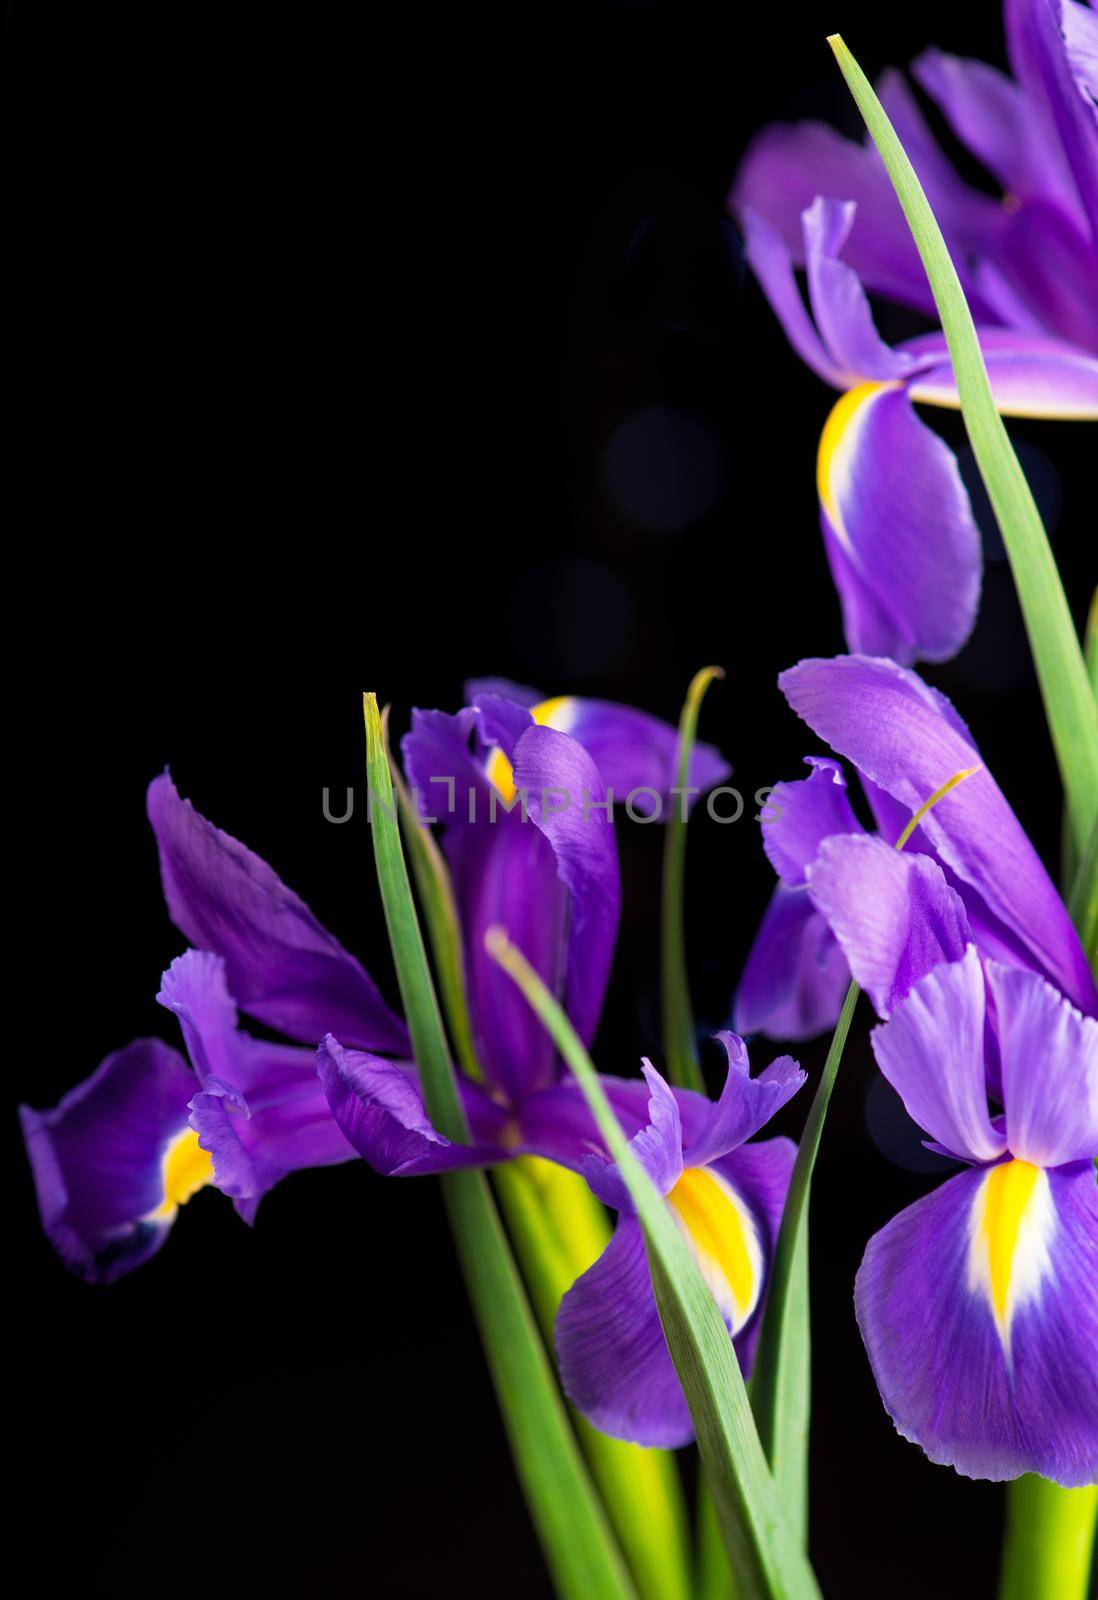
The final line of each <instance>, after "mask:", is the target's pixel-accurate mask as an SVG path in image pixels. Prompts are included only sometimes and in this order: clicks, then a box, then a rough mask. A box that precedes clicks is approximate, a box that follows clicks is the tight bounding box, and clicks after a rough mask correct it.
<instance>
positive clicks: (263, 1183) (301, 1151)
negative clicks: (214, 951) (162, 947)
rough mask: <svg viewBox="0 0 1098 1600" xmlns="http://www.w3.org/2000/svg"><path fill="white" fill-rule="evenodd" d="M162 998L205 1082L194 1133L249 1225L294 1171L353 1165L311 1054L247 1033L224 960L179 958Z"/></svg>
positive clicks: (201, 955)
mask: <svg viewBox="0 0 1098 1600" xmlns="http://www.w3.org/2000/svg"><path fill="white" fill-rule="evenodd" d="M157 999H158V1000H159V1002H160V1004H161V1005H162V1006H164V1007H165V1009H166V1010H168V1011H171V1012H172V1013H173V1014H174V1015H175V1016H176V1017H177V1018H178V1020H179V1023H180V1026H181V1028H182V1030H183V1037H184V1040H185V1042H186V1045H187V1052H188V1054H189V1055H190V1057H191V1062H192V1064H193V1066H194V1069H195V1073H196V1075H197V1077H198V1080H199V1084H200V1088H199V1090H198V1092H197V1093H196V1094H195V1095H194V1098H193V1099H192V1101H191V1127H192V1128H193V1129H194V1130H195V1131H196V1132H197V1134H198V1137H199V1142H200V1144H201V1146H202V1148H203V1149H204V1150H208V1151H209V1152H210V1154H211V1155H212V1157H213V1168H214V1182H215V1183H216V1184H217V1186H218V1188H219V1189H221V1190H222V1192H223V1193H225V1194H228V1195H231V1196H232V1198H233V1199H234V1200H235V1201H236V1202H237V1209H238V1210H239V1211H240V1214H241V1215H242V1216H243V1217H245V1218H246V1220H248V1221H249V1222H250V1221H252V1220H253V1218H254V1216H255V1211H256V1208H257V1206H258V1204H259V1201H260V1200H261V1199H262V1197H263V1195H264V1194H266V1192H267V1190H268V1189H270V1188H272V1187H273V1186H274V1185H275V1184H276V1183H278V1181H279V1180H280V1179H281V1178H284V1177H285V1176H286V1175H287V1174H288V1173H290V1172H295V1171H298V1170H300V1169H302V1168H305V1167H323V1166H331V1165H332V1164H333V1163H335V1162H339V1161H347V1160H349V1159H350V1157H351V1156H352V1155H353V1154H354V1151H353V1150H352V1149H351V1147H350V1145H349V1144H348V1143H347V1141H346V1139H345V1138H344V1137H343V1134H342V1133H341V1132H340V1130H339V1127H338V1126H337V1124H336V1123H335V1121H334V1120H333V1118H332V1115H331V1113H330V1111H329V1109H328V1103H327V1101H326V1099H325V1097H324V1091H323V1089H322V1087H321V1085H320V1083H319V1082H318V1080H317V1076H316V1061H315V1057H314V1054H313V1052H312V1051H311V1050H304V1049H300V1048H299V1047H297V1046H296V1045H284V1044H271V1043H269V1042H268V1041H267V1040H264V1039H255V1038H252V1036H251V1035H250V1034H247V1033H243V1032H241V1030H240V1029H239V1028H238V1027H237V1016H236V1006H235V1005H234V1003H233V1000H232V997H231V996H230V994H229V991H228V987H227V983H226V963H225V962H224V961H223V960H222V959H221V957H220V956H214V955H211V954H209V953H208V952H207V951H199V950H189V951H187V953H186V955H183V956H180V957H178V959H177V960H175V961H173V962H172V964H171V966H170V967H169V968H168V970H167V972H165V974H164V976H163V979H162V981H161V989H160V993H159V994H158V995H157Z"/></svg>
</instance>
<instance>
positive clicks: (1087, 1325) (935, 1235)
mask: <svg viewBox="0 0 1098 1600" xmlns="http://www.w3.org/2000/svg"><path fill="white" fill-rule="evenodd" d="M889 1026H892V1024H889ZM1011 1167H1017V1168H1025V1163H1021V1162H1019V1163H1008V1164H1007V1166H1006V1167H992V1168H990V1169H977V1170H974V1171H970V1172H964V1173H961V1174H960V1175H959V1176H957V1177H955V1178H951V1179H950V1180H949V1182H948V1183H945V1184H943V1185H942V1187H941V1188H940V1189H938V1190H937V1191H936V1192H935V1193H934V1194H931V1195H928V1196H927V1197H926V1198H925V1199H923V1200H919V1201H917V1202H916V1203H915V1204H914V1205H913V1206H909V1207H908V1209H907V1210H906V1211H902V1212H901V1213H900V1215H899V1216H898V1217H895V1218H894V1219H893V1220H892V1221H891V1222H890V1223H889V1224H888V1226H887V1227H885V1228H883V1229H882V1230H881V1232H880V1233H877V1234H875V1235H874V1236H873V1238H872V1239H871V1240H870V1241H869V1244H868V1246H867V1247H866V1252H865V1258H864V1260H863V1261H862V1265H861V1269H860V1270H859V1272H858V1277H857V1281H856V1284H855V1289H854V1303H855V1309H856V1311H857V1316H858V1326H859V1327H860V1329H861V1333H862V1338H863V1339H864V1340H865V1346H866V1350H867V1351H868V1354H869V1360H870V1364H871V1365H872V1368H873V1376H874V1377H875V1378H876V1380H877V1387H878V1388H879V1389H880V1391H881V1398H882V1400H883V1401H884V1403H885V1407H886V1409H887V1411H888V1413H889V1415H890V1416H891V1418H892V1420H893V1422H894V1423H895V1424H896V1427H897V1429H898V1430H899V1432H900V1433H901V1434H903V1436H904V1438H905V1439H910V1440H912V1441H913V1442H914V1443H915V1444H918V1445H920V1446H921V1447H922V1449H923V1450H925V1451H926V1453H927V1455H928V1456H929V1457H930V1459H931V1460H932V1461H936V1462H939V1463H942V1464H944V1465H948V1466H953V1467H956V1469H957V1471H958V1472H960V1473H963V1474H964V1475H965V1476H966V1477H971V1478H991V1479H994V1480H1001V1479H1004V1478H1016V1477H1019V1476H1020V1475H1021V1474H1022V1473H1023V1472H1037V1473H1040V1474H1041V1475H1042V1476H1043V1477H1046V1478H1051V1479H1052V1480H1053V1481H1054V1482H1056V1483H1060V1484H1063V1485H1065V1486H1067V1487H1073V1486H1076V1485H1080V1484H1085V1483H1092V1482H1094V1481H1095V1478H1096V1477H1098V1367H1096V1365H1095V1361H1094V1351H1095V1349H1098V1193H1096V1191H1095V1185H1094V1172H1093V1168H1091V1167H1090V1166H1089V1164H1088V1165H1086V1166H1083V1165H1079V1166H1075V1167H1065V1168H1061V1169H1060V1170H1058V1171H1055V1172H1050V1173H1045V1172H1043V1171H1041V1170H1040V1169H1039V1168H1029V1169H1028V1171H1022V1172H1021V1173H1020V1174H1019V1177H1020V1178H1021V1180H1023V1181H1024V1184H1025V1186H1026V1189H1027V1193H1026V1196H1025V1199H1024V1204H1023V1205H1022V1207H1021V1208H1020V1209H1019V1208H1018V1207H1015V1206H1000V1207H993V1208H991V1209H990V1211H989V1207H988V1192H989V1185H993V1186H998V1185H999V1184H1001V1183H1002V1182H1003V1181H1004V1180H1003V1178H1002V1176H1001V1175H1002V1174H1003V1173H1009V1172H1010V1168H1011ZM1006 1181H1008V1182H1010V1181H1011V1179H1010V1178H1009V1177H1008V1179H1007V1180H1006Z"/></svg>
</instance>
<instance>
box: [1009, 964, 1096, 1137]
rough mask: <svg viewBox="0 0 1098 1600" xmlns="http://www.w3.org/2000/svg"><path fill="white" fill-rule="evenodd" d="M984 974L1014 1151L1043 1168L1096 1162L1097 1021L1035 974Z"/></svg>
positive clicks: (1012, 970) (1015, 969)
mask: <svg viewBox="0 0 1098 1600" xmlns="http://www.w3.org/2000/svg"><path fill="white" fill-rule="evenodd" d="M986 972H987V982H988V986H989V988H990V991H991V996H992V999H993V1002H994V1005H995V1020H996V1031H997V1033H998V1037H999V1048H1000V1053H1001V1057H1002V1079H1003V1105H1004V1106H1005V1108H1006V1132H1007V1140H1008V1142H1009V1144H1010V1148H1011V1150H1012V1152H1013V1153H1014V1154H1015V1155H1016V1156H1019V1157H1021V1159H1022V1160H1024V1161H1032V1162H1035V1163H1036V1164H1037V1165H1038V1166H1042V1167H1058V1166H1061V1165H1062V1164H1064V1163H1065V1162H1068V1161H1087V1160H1090V1159H1091V1158H1092V1157H1094V1156H1098V1022H1096V1021H1095V1020H1094V1018H1093V1017H1084V1016H1082V1015H1081V1014H1080V1013H1079V1012H1078V1011H1076V1009H1075V1007H1074V1006H1073V1005H1072V1004H1071V1003H1070V1002H1069V1001H1067V1000H1065V999H1064V997H1063V995H1062V994H1058V993H1057V991H1056V990H1055V989H1054V988H1053V987H1052V985H1051V984H1049V983H1046V981H1045V980H1044V978H1040V977H1038V976H1037V974H1036V973H1034V972H1025V971H1023V970H1022V969H1021V968H1019V967H1004V966H1002V965H1000V964H999V963H998V962H996V961H989V962H988V963H987V968H986Z"/></svg>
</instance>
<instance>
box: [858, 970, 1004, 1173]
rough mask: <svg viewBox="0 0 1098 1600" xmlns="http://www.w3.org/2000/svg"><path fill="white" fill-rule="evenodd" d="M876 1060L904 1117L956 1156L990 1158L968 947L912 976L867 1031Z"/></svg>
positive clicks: (992, 1136) (995, 1137)
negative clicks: (885, 1015) (892, 1008)
mask: <svg viewBox="0 0 1098 1600" xmlns="http://www.w3.org/2000/svg"><path fill="white" fill-rule="evenodd" d="M870 1037H871V1039H872V1043H873V1054H874V1055H875V1056H876V1058H877V1065H878V1066H879V1067H880V1069H881V1071H882V1072H883V1073H884V1075H885V1077H886V1078H887V1079H888V1081H889V1083H890V1084H891V1085H892V1087H893V1088H894V1089H895V1090H896V1093H897V1094H898V1095H899V1096H900V1099H901V1100H902V1101H903V1103H904V1105H905V1106H906V1107H907V1110H908V1113H909V1114H910V1116H911V1117H912V1119H913V1120H914V1121H915V1122H917V1123H918V1124H919V1126H920V1127H921V1128H925V1129H926V1131H927V1133H929V1134H930V1135H931V1137H932V1138H934V1139H935V1140H937V1142H938V1143H939V1144H940V1145H942V1146H943V1147H944V1148H945V1149H946V1150H948V1151H950V1152H951V1153H952V1154H953V1155H955V1156H959V1157H960V1158H961V1159H962V1160H964V1161H995V1160H996V1159H997V1158H998V1157H999V1156H1001V1155H1002V1154H1003V1152H1004V1151H1005V1150H1006V1148H1007V1141H1006V1136H1005V1134H1003V1133H1002V1132H1001V1131H999V1130H998V1129H996V1128H995V1127H994V1126H993V1125H992V1121H991V1118H990V1116H989V1115H988V1109H987V1089H986V1087H985V1073H984V977H983V972H982V970H981V967H980V958H979V956H978V955H977V954H976V947H975V945H969V947H968V949H967V950H966V951H965V954H964V957H963V959H962V960H960V961H951V962H949V963H947V964H945V965H942V966H937V967H935V968H934V969H933V970H932V971H931V972H929V973H927V975H926V977H924V978H920V980H919V981H918V983H916V984H915V985H914V987H913V988H912V990H911V992H910V994H909V995H908V996H907V998H906V1000H904V1001H903V1003H902V1004H901V1005H899V1006H897V1008H896V1012H895V1014H894V1016H893V1017H892V1019H891V1021H889V1022H886V1023H884V1024H883V1026H881V1027H879V1028H874V1029H873V1032H872V1034H871V1036H870Z"/></svg>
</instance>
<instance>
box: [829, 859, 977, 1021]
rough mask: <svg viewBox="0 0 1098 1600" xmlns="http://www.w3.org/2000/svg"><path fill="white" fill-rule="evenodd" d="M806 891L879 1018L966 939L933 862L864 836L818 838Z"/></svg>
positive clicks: (954, 899) (955, 898)
mask: <svg viewBox="0 0 1098 1600" xmlns="http://www.w3.org/2000/svg"><path fill="white" fill-rule="evenodd" d="M808 893H809V898H810V899H811V901H812V904H813V905H814V906H815V907H816V910H817V911H818V912H819V913H820V915H821V916H822V917H824V918H825V920H826V922H827V924H828V927H829V928H830V929H831V931H832V933H833V934H834V935H835V937H836V938H837V939H838V941H839V943H840V945H841V946H842V949H843V954H844V955H845V956H846V959H847V961H848V962H849V963H850V970H851V972H852V973H853V975H854V977H855V978H856V979H857V981H858V983H859V984H860V985H861V987H862V988H863V989H864V990H865V991H866V993H867V994H868V995H869V997H870V999H871V1000H872V1002H873V1005H874V1007H875V1009H876V1011H877V1014H878V1016H881V1017H887V1016H888V1015H889V1013H890V1012H892V1011H893V1010H894V1009H895V1007H896V1006H897V1005H898V1004H899V1002H900V1001H901V1000H902V999H903V998H904V996H905V995H906V994H907V993H908V991H909V989H910V988H911V986H912V984H914V983H916V982H917V981H918V979H919V978H921V977H923V976H924V974H925V973H927V972H929V971H930V970H931V968H932V967H935V966H937V964H938V963H939V962H941V961H959V960H960V959H961V957H962V956H963V955H964V953H965V949H966V947H967V946H968V944H969V943H970V941H971V938H972V935H971V931H970V929H969V925H968V917H967V916H966V915H965V908H964V904H963V902H962V900H961V897H960V895H958V894H957V893H956V891H955V890H953V889H951V888H950V887H949V885H948V884H947V883H946V880H945V876H944V874H943V872H942V869H941V867H939V865H938V863H937V862H936V861H934V860H933V859H932V858H931V857H930V856H925V855H908V854H907V853H906V852H904V851H900V850H896V849H894V848H893V847H892V846H891V845H887V844H885V842H884V840H883V839H878V838H876V837H874V836H873V835H871V834H867V833H856V834H855V833H851V834H846V835H842V834H840V835H838V836H837V837H835V838H832V839H825V840H824V841H823V844H822V845H821V846H820V850H819V854H818V855H817V857H816V860H815V861H814V862H813V863H812V865H811V867H810V868H809V884H808Z"/></svg>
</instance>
